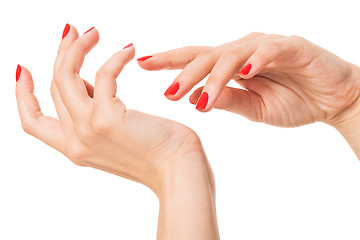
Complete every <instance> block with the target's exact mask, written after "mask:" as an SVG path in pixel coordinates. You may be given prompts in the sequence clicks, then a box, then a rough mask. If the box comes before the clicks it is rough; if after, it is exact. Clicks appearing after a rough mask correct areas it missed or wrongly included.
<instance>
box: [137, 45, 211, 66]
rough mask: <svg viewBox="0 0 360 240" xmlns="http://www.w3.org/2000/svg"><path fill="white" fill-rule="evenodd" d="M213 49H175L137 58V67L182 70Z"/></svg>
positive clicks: (193, 47) (200, 47) (192, 47)
mask: <svg viewBox="0 0 360 240" xmlns="http://www.w3.org/2000/svg"><path fill="white" fill-rule="evenodd" d="M211 49H213V47H205V46H191V47H190V46H189V47H182V48H177V49H172V50H169V51H166V52H162V53H156V54H154V55H151V56H144V57H141V58H138V59H137V61H138V63H139V66H140V67H141V68H143V69H145V70H151V71H156V70H163V69H168V70H175V69H183V68H185V67H186V66H187V65H188V64H189V63H190V62H192V61H193V60H194V59H195V58H196V57H197V56H199V55H200V54H202V53H206V52H208V51H210V50H211Z"/></svg>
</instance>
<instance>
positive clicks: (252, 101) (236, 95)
mask: <svg viewBox="0 0 360 240" xmlns="http://www.w3.org/2000/svg"><path fill="white" fill-rule="evenodd" d="M202 92H203V87H200V88H198V89H196V90H195V91H194V92H193V93H192V94H191V95H190V97H189V101H190V103H191V104H194V105H195V104H196V103H197V102H198V100H199V98H200V96H201V94H202ZM262 104H263V103H262V100H261V96H259V95H258V94H256V93H254V92H252V91H248V90H244V89H239V88H232V87H225V88H224V89H223V91H222V92H221V94H220V96H219V98H218V100H217V101H216V103H215V105H214V108H216V109H223V110H226V111H229V112H233V113H236V114H239V115H242V116H244V117H246V118H248V119H250V120H252V121H256V122H261V121H262V108H263V107H262Z"/></svg>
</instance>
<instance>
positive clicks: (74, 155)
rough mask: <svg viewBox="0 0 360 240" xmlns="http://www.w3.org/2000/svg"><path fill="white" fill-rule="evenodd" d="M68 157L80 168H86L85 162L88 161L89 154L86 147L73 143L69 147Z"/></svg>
mask: <svg viewBox="0 0 360 240" xmlns="http://www.w3.org/2000/svg"><path fill="white" fill-rule="evenodd" d="M67 157H68V158H69V159H70V160H71V161H72V162H73V163H75V164H76V165H78V166H85V163H86V162H85V161H86V159H87V152H86V150H85V147H84V146H83V145H82V144H80V143H78V142H72V143H71V144H69V146H68V153H67Z"/></svg>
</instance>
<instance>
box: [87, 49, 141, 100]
mask: <svg viewBox="0 0 360 240" xmlns="http://www.w3.org/2000/svg"><path fill="white" fill-rule="evenodd" d="M134 55H135V48H134V46H130V47H128V48H125V49H123V50H121V51H119V52H117V53H115V54H114V55H113V56H112V57H111V58H110V59H109V60H107V61H106V63H105V64H104V65H103V66H102V67H101V68H100V69H99V71H98V72H97V74H96V79H95V89H94V100H95V105H97V104H100V105H101V104H108V103H110V102H111V101H113V99H114V98H115V97H116V91H117V86H116V78H117V77H118V76H119V74H120V72H121V71H122V69H123V68H124V66H125V65H126V64H128V63H129V62H130V61H131V59H133V58H134Z"/></svg>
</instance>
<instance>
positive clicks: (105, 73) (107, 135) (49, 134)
mask: <svg viewBox="0 0 360 240" xmlns="http://www.w3.org/2000/svg"><path fill="white" fill-rule="evenodd" d="M98 41H99V33H98V31H97V30H96V29H94V28H91V29H90V30H89V31H87V32H86V33H85V34H84V35H82V36H81V37H79V35H78V32H77V30H76V29H75V28H74V27H73V26H70V25H66V27H65V29H64V33H63V39H62V41H61V44H60V48H59V51H58V56H57V59H56V61H55V66H54V77H53V81H52V84H51V94H52V97H53V101H54V103H55V107H56V111H57V114H58V117H59V119H56V118H51V117H48V116H44V115H43V113H42V112H41V109H40V106H39V103H38V101H37V99H36V97H35V95H34V93H33V90H34V84H33V80H32V77H31V74H30V72H29V71H28V70H27V69H26V68H25V67H22V66H18V68H17V72H16V80H17V84H16V96H17V101H18V108H19V114H20V118H21V123H22V126H23V128H24V130H25V131H26V132H27V133H29V134H30V135H32V136H34V137H36V138H38V139H39V140H41V141H43V142H45V143H46V144H48V145H49V146H51V147H53V148H55V149H56V150H58V151H60V152H61V153H63V154H64V155H65V156H67V157H68V158H69V159H70V160H71V161H73V162H74V163H75V164H77V165H80V166H89V167H93V168H97V169H100V170H103V171H107V172H110V173H113V174H116V175H119V176H122V177H124V178H128V179H131V180H134V181H137V182H140V183H142V184H144V185H146V186H148V187H149V188H150V189H152V190H153V191H154V192H155V193H156V195H157V197H158V198H159V201H160V213H159V225H158V239H204V240H205V239H206V240H207V239H218V238H219V235H218V229H217V220H216V210H215V184H214V177H213V174H212V170H211V168H210V165H209V163H208V161H207V158H206V155H205V153H204V150H203V148H202V146H201V142H200V140H199V138H198V136H197V135H196V134H195V133H194V132H193V131H192V130H191V129H189V128H188V127H186V126H184V125H182V124H179V123H176V122H173V121H170V120H167V119H163V118H159V117H155V116H151V115H148V114H144V113H141V112H137V111H134V110H128V109H126V107H125V105H124V103H123V102H122V101H121V100H120V99H119V98H118V97H116V91H117V87H116V78H117V76H118V75H119V74H120V72H121V71H122V69H123V67H124V66H125V65H126V64H127V63H128V62H129V61H130V60H131V59H132V58H133V57H134V53H135V48H134V46H133V45H132V44H129V45H127V46H126V47H125V48H124V49H123V50H121V51H119V52H117V53H115V54H114V55H113V56H112V57H111V58H110V59H109V60H108V61H107V62H106V63H105V64H104V65H103V66H102V67H101V68H100V70H99V71H98V72H97V74H96V80H95V87H92V86H91V85H90V84H89V83H87V82H86V81H85V80H83V79H82V78H81V77H80V75H79V71H80V69H81V66H82V64H83V61H84V58H85V56H86V54H87V53H88V52H89V51H90V50H91V49H92V48H93V47H94V46H95V45H96V43H97V42H98Z"/></svg>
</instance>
